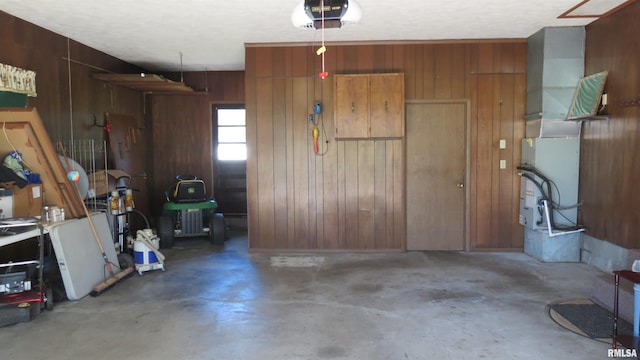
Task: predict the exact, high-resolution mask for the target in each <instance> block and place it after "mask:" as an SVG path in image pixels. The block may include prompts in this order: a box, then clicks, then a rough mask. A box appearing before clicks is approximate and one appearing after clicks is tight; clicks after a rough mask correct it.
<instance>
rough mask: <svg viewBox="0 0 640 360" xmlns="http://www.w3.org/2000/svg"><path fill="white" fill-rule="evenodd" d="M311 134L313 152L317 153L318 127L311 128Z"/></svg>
mask: <svg viewBox="0 0 640 360" xmlns="http://www.w3.org/2000/svg"><path fill="white" fill-rule="evenodd" d="M311 136H312V137H313V152H314V153H316V154H317V153H318V138H319V137H320V129H318V127H317V126H314V127H313V129H312V130H311Z"/></svg>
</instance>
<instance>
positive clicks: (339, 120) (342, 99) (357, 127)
mask: <svg viewBox="0 0 640 360" xmlns="http://www.w3.org/2000/svg"><path fill="white" fill-rule="evenodd" d="M334 96H335V100H334V104H335V105H334V106H335V124H336V139H350V138H359V139H363V138H368V137H369V119H368V117H369V77H368V76H366V75H345V76H343V75H336V76H335V88H334Z"/></svg>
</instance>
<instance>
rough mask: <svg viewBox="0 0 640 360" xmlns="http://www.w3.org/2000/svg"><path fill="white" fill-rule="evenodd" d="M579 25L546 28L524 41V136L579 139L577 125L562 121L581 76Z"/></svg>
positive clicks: (582, 42)
mask: <svg viewBox="0 0 640 360" xmlns="http://www.w3.org/2000/svg"><path fill="white" fill-rule="evenodd" d="M584 49H585V29H584V27H583V26H565V27H547V28H543V29H541V30H540V31H538V32H536V33H535V34H533V35H531V36H530V37H529V38H528V41H527V108H526V114H527V115H526V116H525V119H526V120H527V127H526V134H527V135H526V136H527V137H531V138H533V137H579V136H580V128H581V126H580V123H579V122H576V121H566V118H567V113H568V112H569V107H570V106H571V100H572V99H573V96H574V93H575V91H576V86H577V85H578V81H579V80H580V78H581V77H583V76H584V52H585V50H584Z"/></svg>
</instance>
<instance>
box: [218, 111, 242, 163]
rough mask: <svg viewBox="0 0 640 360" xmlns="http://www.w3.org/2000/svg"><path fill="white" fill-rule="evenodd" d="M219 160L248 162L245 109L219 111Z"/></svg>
mask: <svg viewBox="0 0 640 360" xmlns="http://www.w3.org/2000/svg"><path fill="white" fill-rule="evenodd" d="M217 115H218V160H222V161H225V160H247V121H246V118H245V110H244V109H218V110H217Z"/></svg>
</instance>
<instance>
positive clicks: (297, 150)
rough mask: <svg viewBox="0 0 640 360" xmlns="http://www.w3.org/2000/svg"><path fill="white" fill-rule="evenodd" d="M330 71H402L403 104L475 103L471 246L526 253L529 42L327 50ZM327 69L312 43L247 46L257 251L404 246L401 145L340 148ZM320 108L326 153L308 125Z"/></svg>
mask: <svg viewBox="0 0 640 360" xmlns="http://www.w3.org/2000/svg"><path fill="white" fill-rule="evenodd" d="M325 66H326V68H327V70H328V71H329V73H330V74H348V73H380V72H403V73H404V74H405V86H406V89H405V94H406V98H407V100H422V99H426V100H432V99H471V104H472V105H471V109H469V111H471V119H472V120H471V121H472V124H471V133H470V136H471V141H470V144H471V149H469V153H470V162H471V169H469V170H470V172H471V182H472V183H471V184H470V186H471V202H470V204H468V211H469V213H470V218H471V229H469V231H470V234H471V249H475V250H481V249H486V250H495V249H521V248H522V246H523V230H522V228H521V226H520V225H518V208H519V178H518V176H517V173H516V170H515V166H517V165H518V164H519V162H520V140H521V139H522V138H523V137H524V120H523V119H524V108H525V107H524V101H525V91H526V87H525V73H526V41H524V40H522V41H505V42H499V41H495V42H482V43H450V44H445V43H438V44H393V45H333V46H332V45H330V46H329V47H328V51H327V52H326V59H325ZM320 69H321V60H320V58H319V57H318V56H316V55H315V49H313V48H312V47H310V46H309V47H305V46H290V47H287V46H282V47H277V46H274V47H247V48H246V107H247V127H248V129H247V131H248V143H249V159H248V162H247V179H248V188H247V192H248V198H249V204H248V205H249V239H250V247H251V248H253V249H292V250H306V249H318V250H332V249H364V250H367V249H375V250H389V249H395V250H401V249H403V248H404V246H405V226H406V225H405V201H411V199H404V194H405V183H404V182H405V156H406V154H405V145H404V141H403V140H359V141H336V140H335V139H334V133H333V106H332V105H333V104H332V103H333V99H332V97H333V82H332V78H331V77H330V78H328V79H325V80H321V79H319V78H318V73H319V72H320V71H321V70H320ZM315 101H321V102H322V104H323V113H322V118H321V121H320V126H322V128H323V129H324V132H322V136H321V141H322V142H323V146H322V147H321V152H322V153H324V154H323V155H322V156H318V155H315V154H314V153H313V151H312V144H311V135H310V134H311V128H312V125H311V124H310V123H309V121H308V114H310V113H312V106H313V103H314V102H315ZM500 139H505V140H506V142H507V148H506V149H504V150H500V149H499V148H498V144H499V140H500ZM325 141H328V144H327V143H324V142H325ZM500 159H504V160H507V164H508V166H507V169H506V170H499V169H498V165H499V160H500Z"/></svg>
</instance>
